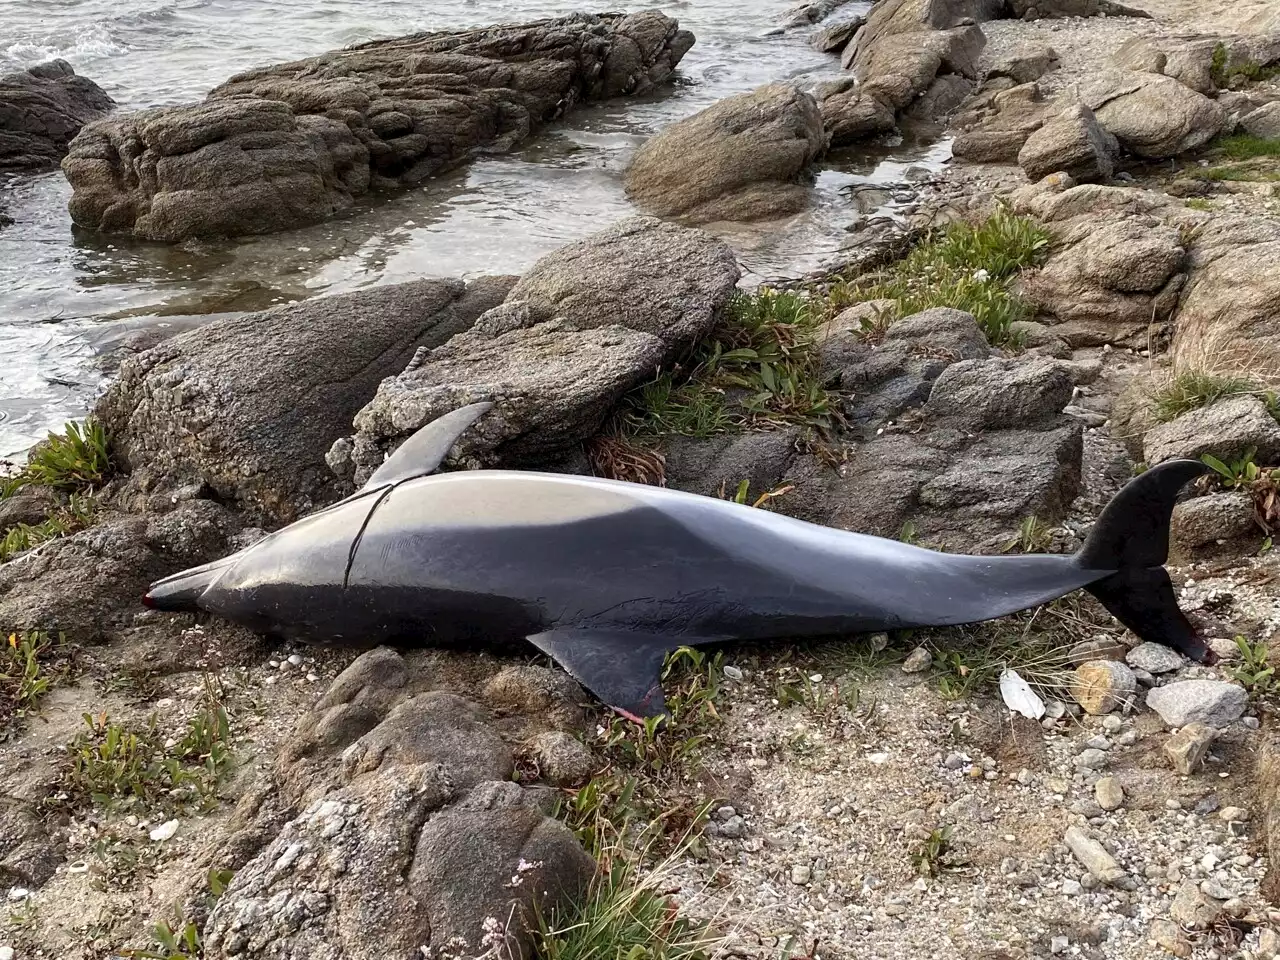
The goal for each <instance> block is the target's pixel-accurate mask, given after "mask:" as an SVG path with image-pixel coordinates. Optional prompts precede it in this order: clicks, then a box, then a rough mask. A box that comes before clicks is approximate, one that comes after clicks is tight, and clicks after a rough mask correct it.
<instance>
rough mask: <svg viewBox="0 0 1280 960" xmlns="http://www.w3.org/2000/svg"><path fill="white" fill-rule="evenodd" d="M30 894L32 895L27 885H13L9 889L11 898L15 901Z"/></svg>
mask: <svg viewBox="0 0 1280 960" xmlns="http://www.w3.org/2000/svg"><path fill="white" fill-rule="evenodd" d="M29 896H31V891H30V890H28V889H27V888H26V887H13V888H12V889H11V890H10V891H9V899H10V900H12V901H14V902H15V903H16V902H17V901H19V900H25V899H27V897H29Z"/></svg>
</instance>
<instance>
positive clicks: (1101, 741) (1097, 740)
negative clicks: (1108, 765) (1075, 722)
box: [1084, 735, 1111, 750]
mask: <svg viewBox="0 0 1280 960" xmlns="http://www.w3.org/2000/svg"><path fill="white" fill-rule="evenodd" d="M1084 745H1085V746H1086V747H1088V748H1089V749H1091V750H1110V749H1111V741H1110V740H1108V739H1107V738H1106V737H1104V736H1101V735H1099V736H1093V737H1090V738H1089V739H1088V740H1086V741H1085V742H1084Z"/></svg>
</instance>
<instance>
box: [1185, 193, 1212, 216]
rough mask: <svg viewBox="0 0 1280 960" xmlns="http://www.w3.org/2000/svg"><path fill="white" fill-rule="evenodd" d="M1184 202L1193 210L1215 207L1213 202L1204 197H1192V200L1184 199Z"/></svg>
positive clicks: (1208, 209)
mask: <svg viewBox="0 0 1280 960" xmlns="http://www.w3.org/2000/svg"><path fill="white" fill-rule="evenodd" d="M1183 203H1184V204H1185V205H1186V206H1188V207H1189V208H1191V209H1192V210H1204V211H1206V212H1207V211H1210V210H1212V209H1213V204H1212V203H1210V202H1209V201H1208V200H1205V199H1204V198H1203V197H1192V198H1191V199H1190V200H1184V201H1183Z"/></svg>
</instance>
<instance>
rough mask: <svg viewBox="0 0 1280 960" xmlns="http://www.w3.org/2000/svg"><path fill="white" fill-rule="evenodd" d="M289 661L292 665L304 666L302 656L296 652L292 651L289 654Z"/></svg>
mask: <svg viewBox="0 0 1280 960" xmlns="http://www.w3.org/2000/svg"><path fill="white" fill-rule="evenodd" d="M288 662H289V665H290V666H293V667H300V666H302V657H300V656H298V655H297V654H296V653H291V654H289V661H288Z"/></svg>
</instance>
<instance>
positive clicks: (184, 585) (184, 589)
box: [142, 554, 239, 613]
mask: <svg viewBox="0 0 1280 960" xmlns="http://www.w3.org/2000/svg"><path fill="white" fill-rule="evenodd" d="M238 556H239V554H232V555H231V556H229V557H223V558H222V559H221V560H215V561H213V563H206V564H203V565H202V566H199V567H192V568H191V569H189V570H183V571H182V572H181V573H175V574H173V575H172V576H169V577H165V578H164V579H162V580H157V581H156V582H155V583H153V584H152V585H151V588H150V589H149V590H148V591H147V594H146V596H144V597H143V598H142V603H143V605H144V606H147V607H150V608H151V609H152V610H167V611H170V612H173V613H193V612H195V611H196V610H198V609H199V603H198V601H199V600H200V597H201V596H202V595H203V594H204V592H205V591H206V590H207V589H209V587H210V586H212V585H213V583H214V581H215V580H217V579H218V578H219V577H220V576H222V573H223V571H224V570H226V569H227V567H229V566H230V565H231V563H230V562H231V561H232V560H235V559H236V558H237V557H238Z"/></svg>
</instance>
